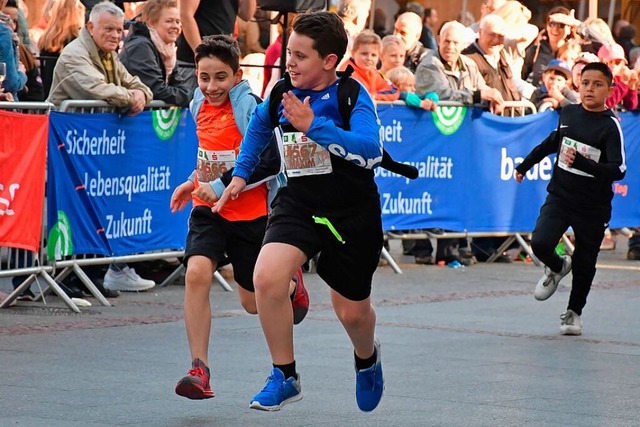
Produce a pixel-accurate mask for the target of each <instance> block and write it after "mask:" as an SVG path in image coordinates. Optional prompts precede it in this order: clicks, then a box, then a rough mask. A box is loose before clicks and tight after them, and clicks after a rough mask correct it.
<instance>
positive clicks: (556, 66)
mask: <svg viewBox="0 0 640 427" xmlns="http://www.w3.org/2000/svg"><path fill="white" fill-rule="evenodd" d="M552 70H553V71H558V72H560V73H562V74H563V75H564V77H565V78H566V79H567V80H569V79H570V78H571V70H570V69H569V64H567V63H566V62H565V61H563V60H562V59H552V60H551V61H549V63H548V64H547V66H546V67H544V72H547V71H552Z"/></svg>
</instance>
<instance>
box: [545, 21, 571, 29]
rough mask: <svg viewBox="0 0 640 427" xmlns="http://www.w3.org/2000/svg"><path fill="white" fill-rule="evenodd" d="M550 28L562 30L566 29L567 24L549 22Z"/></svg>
mask: <svg viewBox="0 0 640 427" xmlns="http://www.w3.org/2000/svg"><path fill="white" fill-rule="evenodd" d="M548 25H549V27H551V28H560V29H563V28H564V27H566V26H567V25H566V24H563V23H562V22H549V24H548Z"/></svg>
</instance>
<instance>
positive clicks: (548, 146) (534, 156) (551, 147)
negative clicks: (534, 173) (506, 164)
mask: <svg viewBox="0 0 640 427" xmlns="http://www.w3.org/2000/svg"><path fill="white" fill-rule="evenodd" d="M556 135H557V129H556V130H554V131H553V132H551V133H550V134H549V136H547V137H546V138H545V140H544V141H542V142H541V143H540V144H538V146H536V147H535V148H534V149H533V150H531V152H530V153H529V154H528V155H527V157H525V159H524V160H523V161H522V163H520V164H519V165H518V166H517V167H516V171H515V173H514V178H515V179H516V181H518V182H522V180H523V179H524V175H525V174H526V173H527V171H528V170H529V169H531V168H532V167H533V165H535V164H537V163H538V162H539V161H540V160H542V159H544V158H545V157H547V156H549V155H551V154H553V153H557V152H558V147H559V145H558V141H557V137H556ZM517 174H520V176H521V178H520V180H518V175H517Z"/></svg>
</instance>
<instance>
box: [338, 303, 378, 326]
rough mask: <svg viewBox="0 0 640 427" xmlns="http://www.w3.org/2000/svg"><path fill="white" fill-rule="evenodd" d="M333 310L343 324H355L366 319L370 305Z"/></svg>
mask: <svg viewBox="0 0 640 427" xmlns="http://www.w3.org/2000/svg"><path fill="white" fill-rule="evenodd" d="M335 312H336V316H338V319H340V322H341V323H342V324H343V325H357V324H358V323H360V322H366V321H368V319H369V315H370V312H371V306H368V307H367V306H363V307H362V309H359V310H347V309H344V310H340V309H335Z"/></svg>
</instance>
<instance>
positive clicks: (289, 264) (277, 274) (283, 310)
mask: <svg viewBox="0 0 640 427" xmlns="http://www.w3.org/2000/svg"><path fill="white" fill-rule="evenodd" d="M306 260H307V257H306V255H305V254H304V252H302V251H301V250H300V249H298V248H296V247H295V246H291V245H288V244H284V243H268V244H266V245H265V246H264V247H263V248H262V250H261V251H260V255H259V256H258V260H257V261H256V268H255V272H254V276H253V282H254V286H255V288H256V305H257V307H258V317H259V318H260V324H261V325H262V331H263V333H264V336H265V339H266V341H267V345H268V347H269V352H270V353H271V359H272V362H273V364H275V365H286V364H289V363H292V362H293V361H294V354H293V312H292V311H291V299H290V297H289V294H290V282H291V277H293V275H294V273H295V272H296V270H297V269H298V267H300V266H301V265H302V264H304V262H305V261H306Z"/></svg>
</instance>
